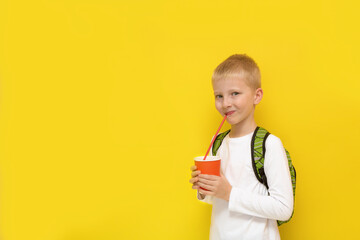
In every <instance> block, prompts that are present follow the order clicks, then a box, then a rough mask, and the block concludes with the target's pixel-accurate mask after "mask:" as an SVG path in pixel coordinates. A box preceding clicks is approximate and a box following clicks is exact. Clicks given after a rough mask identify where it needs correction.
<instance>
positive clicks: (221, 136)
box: [212, 129, 230, 156]
mask: <svg viewBox="0 0 360 240" xmlns="http://www.w3.org/2000/svg"><path fill="white" fill-rule="evenodd" d="M229 132H230V129H229V130H227V131H225V132H223V133H220V134H218V135H217V136H216V138H215V141H214V143H213V146H212V155H213V156H216V153H217V151H218V150H219V147H220V146H221V143H222V141H223V140H224V138H225V137H226V135H227V134H228V133H229Z"/></svg>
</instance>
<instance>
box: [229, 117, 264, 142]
mask: <svg viewBox="0 0 360 240" xmlns="http://www.w3.org/2000/svg"><path fill="white" fill-rule="evenodd" d="M256 127H257V124H256V123H255V120H252V121H249V122H245V123H238V124H237V125H231V131H230V133H229V137H230V138H237V137H242V136H245V135H248V134H249V133H252V132H254V131H255V129H256Z"/></svg>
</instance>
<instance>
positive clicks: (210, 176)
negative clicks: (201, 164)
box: [199, 174, 219, 181]
mask: <svg viewBox="0 0 360 240" xmlns="http://www.w3.org/2000/svg"><path fill="white" fill-rule="evenodd" d="M218 178H219V176H215V175H207V174H200V175H199V179H206V180H212V181H215V180H217V179H218Z"/></svg>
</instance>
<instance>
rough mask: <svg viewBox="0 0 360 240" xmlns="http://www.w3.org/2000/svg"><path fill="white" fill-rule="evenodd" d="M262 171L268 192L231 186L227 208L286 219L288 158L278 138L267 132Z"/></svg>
mask: <svg viewBox="0 0 360 240" xmlns="http://www.w3.org/2000/svg"><path fill="white" fill-rule="evenodd" d="M265 144H266V146H265V147H266V152H265V174H266V177H267V182H268V186H269V189H268V193H269V195H261V194H254V193H253V192H249V191H246V190H245V189H243V188H241V187H233V188H232V190H231V193H230V199H229V210H230V211H235V212H241V213H243V214H247V215H252V216H256V217H262V218H268V219H275V220H281V221H286V220H288V219H289V218H290V217H291V214H292V211H293V203H294V200H293V190H292V184H291V176H290V171H289V164H288V159H287V157H286V153H285V150H284V147H283V145H282V143H281V140H280V139H279V138H278V137H276V136H274V135H270V136H269V137H268V139H267V140H266V142H265Z"/></svg>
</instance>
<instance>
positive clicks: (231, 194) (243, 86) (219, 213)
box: [190, 54, 293, 240]
mask: <svg viewBox="0 0 360 240" xmlns="http://www.w3.org/2000/svg"><path fill="white" fill-rule="evenodd" d="M260 78H261V77H260V70H259V68H258V66H257V65H256V63H255V62H254V60H253V59H251V58H250V57H248V56H247V55H245V54H236V55H233V56H230V57H229V58H228V59H226V60H225V61H224V62H222V63H221V64H220V65H219V66H218V67H217V68H216V69H215V71H214V73H213V76H212V86H213V90H214V95H215V107H216V109H217V110H218V111H219V113H220V114H221V115H222V116H224V115H225V114H226V115H227V121H228V123H229V124H230V125H231V130H230V133H229V134H228V135H226V137H225V138H224V140H223V142H222V144H221V146H220V148H219V149H218V151H217V154H216V155H217V156H220V158H221V176H220V177H218V176H213V175H204V174H201V173H200V171H197V170H196V166H192V167H191V170H192V174H191V176H192V178H191V179H190V183H192V184H193V187H192V188H193V189H197V191H198V199H199V200H201V201H204V202H207V203H210V204H212V205H213V208H212V216H211V226H210V239H211V240H220V239H221V240H225V239H226V240H239V239H244V240H248V239H249V240H250V239H251V240H260V239H269V240H274V239H280V234H279V230H278V226H277V220H281V221H286V220H288V219H289V218H290V216H291V214H292V211H293V192H292V191H293V190H292V184H291V176H290V171H289V164H288V160H287V157H286V153H285V150H284V147H283V145H282V142H281V140H280V139H279V138H278V137H276V136H274V135H272V134H271V135H269V136H268V138H267V140H266V142H265V147H266V152H265V166H264V169H265V174H266V177H267V184H268V187H269V188H268V189H267V188H266V187H265V185H263V184H262V183H260V182H259V180H258V179H257V178H256V176H255V173H254V170H253V167H252V161H251V148H250V146H251V139H252V134H253V133H254V131H255V129H256V127H257V124H256V123H255V119H254V111H255V106H256V105H257V104H259V103H260V100H261V99H262V96H263V90H262V89H261V80H260ZM210 152H212V151H210ZM200 187H203V188H205V189H207V190H208V191H206V190H203V189H200Z"/></svg>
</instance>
